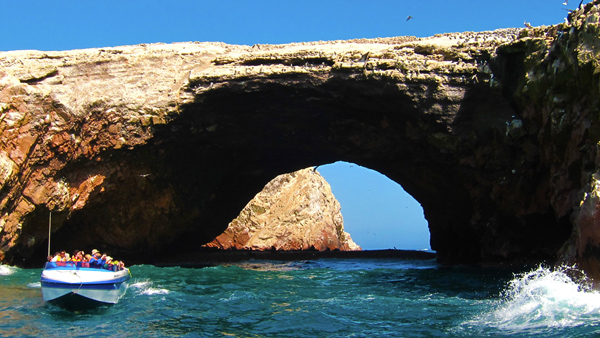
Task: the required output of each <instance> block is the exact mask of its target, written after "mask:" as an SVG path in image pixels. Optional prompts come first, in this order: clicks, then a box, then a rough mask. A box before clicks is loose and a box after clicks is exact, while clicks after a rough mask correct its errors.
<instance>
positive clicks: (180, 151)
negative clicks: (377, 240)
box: [15, 70, 570, 263]
mask: <svg viewBox="0 0 600 338" xmlns="http://www.w3.org/2000/svg"><path fill="white" fill-rule="evenodd" d="M330 75H331V76H329V77H324V76H321V75H320V74H319V73H311V74H301V73H299V74H287V75H285V76H278V75H273V76H272V77H265V76H263V77H261V76H259V77H248V78H245V79H234V80H231V81H229V80H227V79H225V80H223V82H221V83H219V84H216V85H214V86H213V85H212V84H210V85H209V84H205V83H200V82H199V80H198V81H196V82H192V83H190V84H189V86H188V87H187V89H186V90H187V91H188V93H187V94H189V95H192V96H193V97H194V100H193V102H191V103H189V104H185V105H182V106H181V107H179V112H178V115H176V116H172V117H171V120H169V121H167V122H166V123H165V124H159V125H155V126H153V136H152V138H151V139H150V140H149V141H148V142H147V143H146V144H143V145H140V146H136V147H134V148H133V149H109V150H107V151H105V152H104V153H103V156H102V157H101V160H100V161H95V160H94V161H87V162H85V161H80V162H77V163H72V164H70V165H69V166H67V167H65V169H63V170H62V172H61V173H60V174H61V175H62V176H63V177H64V178H65V180H66V181H67V182H69V184H71V185H73V186H76V185H79V184H83V182H85V179H86V178H88V177H91V176H94V175H98V176H102V177H104V179H103V183H102V186H101V191H100V189H99V190H98V191H97V192H95V193H94V194H92V195H90V196H89V200H88V202H87V204H86V205H85V207H84V208H82V209H77V210H74V211H73V212H72V213H71V214H70V215H69V217H66V216H65V215H57V216H58V217H57V218H58V219H63V223H62V227H61V228H60V230H58V231H57V233H56V234H55V236H53V238H54V240H56V243H57V245H62V246H63V247H65V248H90V249H91V248H92V247H95V246H96V244H95V243H103V245H104V246H105V249H103V248H98V249H100V250H102V251H109V250H110V252H111V253H114V255H115V256H119V257H122V258H123V259H124V260H127V259H129V258H131V259H137V260H138V261H151V260H152V259H154V258H155V257H157V256H160V255H163V254H165V253H173V252H177V251H185V250H195V249H197V248H199V247H200V246H201V245H202V244H204V243H207V242H209V241H211V240H212V239H214V238H215V237H216V236H218V235H219V234H220V233H221V232H223V230H225V228H226V227H227V224H228V223H229V221H230V220H231V219H233V218H234V217H235V216H236V215H237V214H238V213H239V211H240V210H241V209H242V208H243V206H244V205H245V204H246V203H247V202H248V201H249V200H250V199H251V198H252V197H253V196H254V195H255V194H256V193H257V192H259V191H260V190H261V189H262V188H263V187H264V185H265V184H266V183H268V182H269V181H270V180H271V179H272V178H274V177H276V176H277V175H279V174H282V173H287V172H293V171H295V170H298V169H302V168H306V167H309V166H315V165H320V164H327V163H333V162H336V161H345V162H350V163H356V164H358V165H360V166H363V167H367V168H370V169H372V170H375V171H377V172H379V173H382V174H383V175H386V176H387V177H389V178H390V179H391V180H393V181H394V182H397V183H398V184H399V185H401V186H402V187H403V188H404V190H406V191H407V192H408V193H409V194H410V195H411V196H413V197H414V198H415V199H416V200H417V201H418V202H419V203H420V204H421V205H422V207H423V210H424V215H425V218H426V219H427V221H428V224H429V230H430V234H431V241H430V243H431V248H432V249H433V250H435V251H436V252H437V255H438V259H439V260H440V261H442V262H448V263H480V262H482V261H484V260H503V261H510V260H515V259H522V258H526V259H539V258H542V259H545V258H552V257H553V256H555V255H556V252H557V250H558V248H560V246H561V245H562V244H563V243H564V242H565V241H566V239H567V238H568V236H569V234H570V227H569V224H568V222H566V221H565V220H557V219H555V218H554V216H553V211H552V209H551V207H550V201H549V200H548V197H547V196H545V195H543V194H537V195H536V194H523V193H522V191H521V190H520V189H522V188H523V187H525V188H528V189H529V188H531V189H537V186H533V185H531V186H529V185H526V183H527V182H525V183H523V181H519V180H518V177H515V176H511V171H512V170H513V169H514V167H513V165H516V163H519V161H520V160H521V158H522V156H521V154H522V150H521V149H518V148H517V147H516V146H515V145H514V144H513V143H511V142H509V141H508V140H507V138H506V135H505V132H506V123H507V122H510V121H511V118H512V116H514V115H515V113H516V112H515V111H514V109H513V107H512V106H511V102H509V101H508V100H507V99H506V98H505V97H504V96H503V94H502V92H501V91H500V90H499V89H497V88H494V87H492V86H490V85H489V84H487V83H478V82H471V83H466V82H461V81H454V82H453V80H452V76H454V75H453V74H449V75H447V76H448V77H449V79H448V80H447V82H446V83H445V84H443V85H442V84H440V83H439V82H436V81H430V80H424V81H422V82H420V81H418V80H414V81H409V80H407V81H406V82H404V83H398V82H396V81H395V80H393V79H386V78H381V77H377V76H375V75H369V74H368V73H367V74H365V73H364V72H362V71H361V72H360V73H358V74H350V73H348V72H345V71H343V70H340V71H332V73H331V74H330ZM457 76H459V75H457ZM202 86H204V87H202ZM199 87H202V88H209V87H210V90H202V91H196V88H199ZM525 169H526V170H531V173H532V174H531V175H532V176H534V177H535V175H536V174H537V173H538V172H539V171H540V169H539V168H538V167H537V164H536V163H532V164H530V167H526V168H525ZM523 184H525V185H523ZM543 187H544V186H541V188H542V189H543ZM502 194H504V195H502ZM501 195H502V196H509V198H505V199H499V198H498V196H501ZM511 197H512V198H513V199H512V200H511ZM522 205H527V206H529V207H528V208H526V209H524V208H522ZM46 211H47V210H43V209H42V208H40V209H39V210H36V211H35V212H34V213H32V216H31V217H30V218H29V219H28V220H27V222H28V223H29V224H26V225H25V224H24V226H23V229H26V230H24V233H23V234H22V236H21V237H22V238H31V237H32V236H33V235H34V234H36V231H37V233H42V234H44V233H47V230H46V232H44V230H43V229H40V227H39V226H38V227H37V228H36V227H35V226H32V224H42V225H45V224H47V223H46V222H44V221H40V220H42V219H45V218H46V217H47V214H46V213H45V212H46ZM61 216H63V217H62V218H61ZM75 230H81V231H75ZM26 231H28V232H30V233H26ZM36 250H37V251H36V253H35V254H36V255H38V256H40V254H39V253H41V252H44V251H45V243H42V244H39V245H38V246H37V249H36ZM15 251H16V252H19V251H21V252H22V253H19V254H17V255H15V256H18V255H21V257H25V258H26V257H28V256H31V255H32V254H33V253H32V250H31V249H30V248H28V247H27V243H25V242H23V243H21V244H20V246H17V247H16V249H15ZM41 256H42V257H45V254H43V255H41Z"/></svg>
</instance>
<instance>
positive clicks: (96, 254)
mask: <svg viewBox="0 0 600 338" xmlns="http://www.w3.org/2000/svg"><path fill="white" fill-rule="evenodd" d="M104 264H106V254H100V251H98V250H96V249H94V250H92V258H90V266H91V267H92V266H93V267H98V268H101V267H103V266H104Z"/></svg>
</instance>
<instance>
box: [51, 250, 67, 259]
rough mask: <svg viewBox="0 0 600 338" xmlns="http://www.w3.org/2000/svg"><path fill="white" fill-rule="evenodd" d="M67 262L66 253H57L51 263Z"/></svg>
mask: <svg viewBox="0 0 600 338" xmlns="http://www.w3.org/2000/svg"><path fill="white" fill-rule="evenodd" d="M66 261H67V253H66V252H65V251H61V252H57V253H56V254H54V257H53V258H52V260H51V262H66Z"/></svg>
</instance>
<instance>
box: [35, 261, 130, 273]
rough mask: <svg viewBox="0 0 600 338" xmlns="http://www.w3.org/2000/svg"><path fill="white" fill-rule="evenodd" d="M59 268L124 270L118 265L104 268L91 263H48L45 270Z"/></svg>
mask: <svg viewBox="0 0 600 338" xmlns="http://www.w3.org/2000/svg"><path fill="white" fill-rule="evenodd" d="M58 268H72V269H80V268H92V269H100V270H109V271H120V270H123V268H121V267H120V266H117V265H107V264H104V265H102V266H100V265H98V264H94V263H90V262H73V261H66V262H46V264H44V269H58Z"/></svg>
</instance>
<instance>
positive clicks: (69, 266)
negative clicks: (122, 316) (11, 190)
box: [41, 262, 131, 309]
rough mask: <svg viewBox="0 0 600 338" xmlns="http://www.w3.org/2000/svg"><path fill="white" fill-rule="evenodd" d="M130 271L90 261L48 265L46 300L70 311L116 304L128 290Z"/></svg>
mask: <svg viewBox="0 0 600 338" xmlns="http://www.w3.org/2000/svg"><path fill="white" fill-rule="evenodd" d="M130 277H131V274H130V273H129V269H127V268H118V267H116V266H111V267H110V269H107V268H104V267H94V266H90V263H86V262H47V263H46V264H45V266H44V270H42V275H41V284H42V296H43V298H44V301H46V302H49V303H53V304H56V305H58V306H61V307H64V308H67V309H80V308H90V307H95V306H99V305H106V304H116V303H117V302H118V301H119V299H120V298H121V297H123V295H124V294H125V292H126V291H127V281H128V280H129V278H130Z"/></svg>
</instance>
